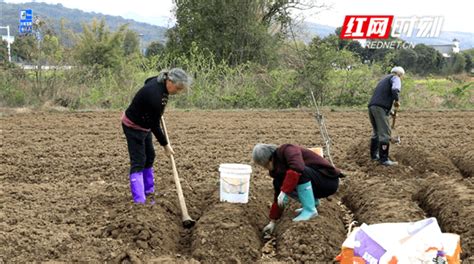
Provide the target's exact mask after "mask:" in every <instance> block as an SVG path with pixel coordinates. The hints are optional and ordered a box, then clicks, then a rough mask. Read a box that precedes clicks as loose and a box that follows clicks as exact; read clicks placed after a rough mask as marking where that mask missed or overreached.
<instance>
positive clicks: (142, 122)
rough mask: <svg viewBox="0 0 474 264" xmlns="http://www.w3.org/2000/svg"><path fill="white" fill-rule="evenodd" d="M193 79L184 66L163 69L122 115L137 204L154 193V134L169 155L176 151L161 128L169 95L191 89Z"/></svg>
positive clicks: (132, 184)
mask: <svg viewBox="0 0 474 264" xmlns="http://www.w3.org/2000/svg"><path fill="white" fill-rule="evenodd" d="M191 81H192V80H191V77H190V76H188V74H187V73H186V72H185V71H184V70H182V69H179V68H174V69H171V70H170V71H162V72H161V73H160V74H159V75H158V76H155V77H151V78H148V79H147V80H146V81H145V85H144V86H143V87H142V88H141V89H140V90H138V92H137V93H136V94H135V96H134V98H133V100H132V103H131V104H130V106H129V107H128V108H127V110H125V112H124V114H123V115H122V127H123V131H124V133H125V136H126V138H127V145H128V153H129V155H130V190H131V192H132V197H133V201H134V202H135V203H145V201H146V196H147V195H149V194H152V193H153V192H154V175H153V161H154V159H155V150H154V148H153V142H152V136H151V134H152V133H153V135H155V137H156V139H157V140H158V142H159V143H160V145H161V146H163V147H164V150H165V153H166V154H167V155H171V154H174V151H173V149H172V148H171V146H169V145H168V142H167V141H166V137H165V135H164V134H163V131H162V130H161V127H160V120H161V116H162V115H163V113H164V111H165V107H166V104H167V103H168V95H170V94H171V95H173V94H177V93H180V92H182V91H184V90H186V89H188V88H189V86H190V84H191ZM150 132H151V133H150Z"/></svg>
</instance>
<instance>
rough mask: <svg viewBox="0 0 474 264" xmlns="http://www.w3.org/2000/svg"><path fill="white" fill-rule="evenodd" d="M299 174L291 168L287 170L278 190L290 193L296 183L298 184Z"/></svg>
mask: <svg viewBox="0 0 474 264" xmlns="http://www.w3.org/2000/svg"><path fill="white" fill-rule="evenodd" d="M300 176H301V173H298V172H296V171H294V170H292V169H289V170H287V171H286V175H285V179H284V180H283V184H282V185H281V188H280V190H281V191H282V192H284V193H286V194H288V193H291V192H292V191H293V190H294V189H295V188H296V185H298V181H299V180H300Z"/></svg>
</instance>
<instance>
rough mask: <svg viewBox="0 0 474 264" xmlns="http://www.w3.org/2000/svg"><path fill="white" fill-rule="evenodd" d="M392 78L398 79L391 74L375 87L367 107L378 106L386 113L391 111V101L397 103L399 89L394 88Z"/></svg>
mask: <svg viewBox="0 0 474 264" xmlns="http://www.w3.org/2000/svg"><path fill="white" fill-rule="evenodd" d="M393 78H399V77H397V76H394V75H392V74H390V75H388V76H385V78H383V79H382V80H381V81H380V82H379V83H378V84H377V87H375V90H374V94H373V95H372V98H371V99H370V102H369V107H371V106H373V105H375V106H380V107H382V108H383V109H385V111H386V112H387V113H388V112H389V111H390V109H392V104H393V101H398V94H399V93H400V88H397V87H394V86H393V82H394V79H393Z"/></svg>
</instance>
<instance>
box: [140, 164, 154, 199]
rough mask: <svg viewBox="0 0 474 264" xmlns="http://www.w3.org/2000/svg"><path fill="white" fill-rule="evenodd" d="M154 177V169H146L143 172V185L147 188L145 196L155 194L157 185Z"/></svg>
mask: <svg viewBox="0 0 474 264" xmlns="http://www.w3.org/2000/svg"><path fill="white" fill-rule="evenodd" d="M154 178H155V177H154V176H153V167H150V168H145V169H144V170H143V183H144V186H145V195H150V194H152V193H154V192H155V183H154Z"/></svg>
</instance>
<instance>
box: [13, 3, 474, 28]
mask: <svg viewBox="0 0 474 264" xmlns="http://www.w3.org/2000/svg"><path fill="white" fill-rule="evenodd" d="M236 1H238V0H236ZM321 1H323V2H321ZM5 2H9V3H24V2H32V1H25V0H5ZM36 2H46V3H54V4H56V3H61V4H62V5H63V6H65V7H68V8H77V9H81V10H84V11H94V12H96V13H103V14H108V15H115V16H122V17H124V18H130V19H134V20H137V21H140V22H146V23H151V24H155V25H160V26H168V27H169V26H170V25H172V24H173V19H172V17H173V14H172V9H173V3H172V0H129V1H127V0H42V1H36ZM468 2H469V1H432V0H418V1H417V0H395V1H388V0H359V1H354V0H337V1H336V0H320V1H319V2H318V3H324V4H326V5H328V6H331V8H330V9H329V10H324V11H321V12H319V13H316V10H313V11H306V12H304V13H303V14H302V16H304V17H305V20H306V21H311V22H316V23H319V24H324V25H329V26H333V27H338V26H341V25H342V23H343V21H344V17H345V15H357V14H359V15H395V16H404V17H407V16H413V15H416V16H443V17H444V25H443V27H442V30H443V31H463V32H474V27H473V26H472V25H473V22H472V21H471V18H472V12H471V11H472V9H471V8H469V6H470V5H468Z"/></svg>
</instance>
